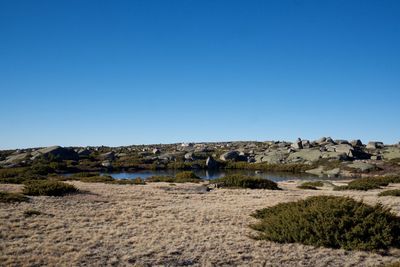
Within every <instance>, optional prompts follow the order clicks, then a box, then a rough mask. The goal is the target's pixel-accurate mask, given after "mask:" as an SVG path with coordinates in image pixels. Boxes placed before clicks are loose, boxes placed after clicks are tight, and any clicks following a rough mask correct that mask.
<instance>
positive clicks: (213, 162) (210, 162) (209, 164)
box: [206, 157, 219, 169]
mask: <svg viewBox="0 0 400 267" xmlns="http://www.w3.org/2000/svg"><path fill="white" fill-rule="evenodd" d="M206 166H207V168H208V169H215V168H218V166H219V164H218V162H217V161H216V160H214V158H213V157H208V158H207V160H206Z"/></svg>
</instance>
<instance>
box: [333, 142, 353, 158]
mask: <svg viewBox="0 0 400 267" xmlns="http://www.w3.org/2000/svg"><path fill="white" fill-rule="evenodd" d="M334 148H335V152H338V153H343V154H346V155H347V156H349V157H353V154H352V152H353V151H354V148H353V147H352V146H351V145H348V144H340V145H335V146H334Z"/></svg>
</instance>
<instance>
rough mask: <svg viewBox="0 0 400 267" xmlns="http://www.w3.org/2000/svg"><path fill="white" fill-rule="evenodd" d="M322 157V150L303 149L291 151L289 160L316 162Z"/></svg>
mask: <svg viewBox="0 0 400 267" xmlns="http://www.w3.org/2000/svg"><path fill="white" fill-rule="evenodd" d="M321 157H322V153H321V151H319V149H302V150H300V151H297V152H294V153H291V154H290V155H289V157H288V161H292V162H294V161H296V162H297V161H298V160H301V161H310V162H314V161H317V160H319V159H320V158H321Z"/></svg>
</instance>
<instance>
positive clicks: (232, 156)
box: [219, 150, 239, 161]
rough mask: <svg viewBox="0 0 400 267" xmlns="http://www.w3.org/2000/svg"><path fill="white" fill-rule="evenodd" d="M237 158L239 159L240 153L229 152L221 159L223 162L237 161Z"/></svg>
mask: <svg viewBox="0 0 400 267" xmlns="http://www.w3.org/2000/svg"><path fill="white" fill-rule="evenodd" d="M237 158H239V153H238V152H237V151H235V150H232V151H228V152H226V153H224V154H222V155H221V156H220V157H219V159H220V160H223V161H227V160H236V159H237Z"/></svg>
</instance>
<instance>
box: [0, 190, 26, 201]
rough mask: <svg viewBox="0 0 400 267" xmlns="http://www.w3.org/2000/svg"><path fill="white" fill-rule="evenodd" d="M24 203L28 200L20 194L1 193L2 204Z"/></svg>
mask: <svg viewBox="0 0 400 267" xmlns="http://www.w3.org/2000/svg"><path fill="white" fill-rule="evenodd" d="M22 201H28V198H27V197H26V196H24V195H22V194H19V193H11V192H0V202H2V203H12V202H22Z"/></svg>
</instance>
